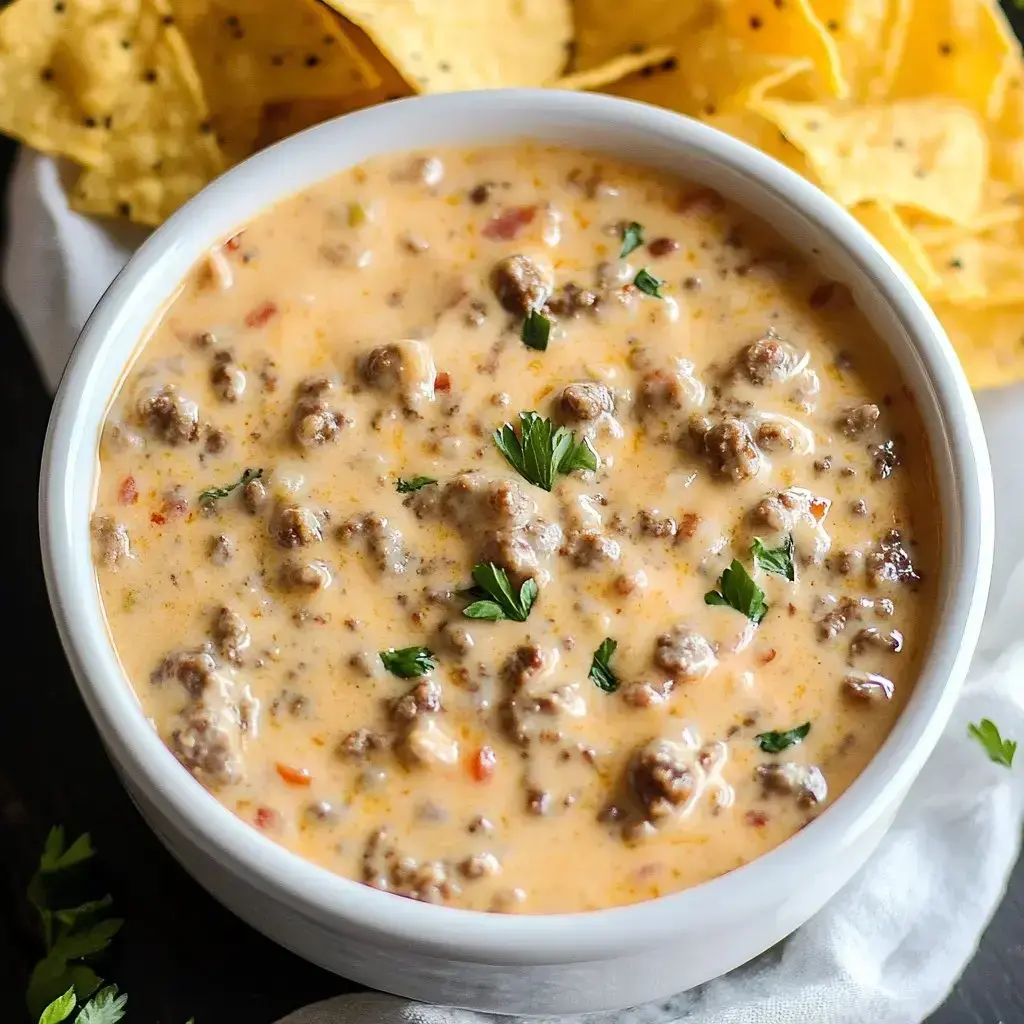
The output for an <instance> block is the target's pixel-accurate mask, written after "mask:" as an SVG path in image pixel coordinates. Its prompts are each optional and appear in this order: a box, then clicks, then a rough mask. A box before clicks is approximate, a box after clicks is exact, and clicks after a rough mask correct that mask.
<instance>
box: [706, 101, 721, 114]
mask: <svg viewBox="0 0 1024 1024" xmlns="http://www.w3.org/2000/svg"><path fill="white" fill-rule="evenodd" d="M717 113H718V107H716V106H715V105H714V103H705V104H704V116H705V117H714V116H715V114H717Z"/></svg>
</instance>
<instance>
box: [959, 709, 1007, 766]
mask: <svg viewBox="0 0 1024 1024" xmlns="http://www.w3.org/2000/svg"><path fill="white" fill-rule="evenodd" d="M967 733H968V735H970V736H973V737H974V738H975V739H976V740H977V741H978V742H979V743H980V744H981V745H982V746H983V747H984V748H985V753H986V754H988V759H989V760H990V761H994V762H995V763H996V764H1001V765H1002V766H1003V767H1004V768H1011V767H1012V766H1013V755H1014V754H1015V753H1016V752H1017V741H1016V740H1004V739H1003V737H1002V736H1000V735H999V726H998V725H996V723H995V722H993V721H992V720H991V719H988V718H983V719H982V720H981V721H980V722H978V723H977V724H975V723H974V722H971V723H970V724H969V725H968V726H967Z"/></svg>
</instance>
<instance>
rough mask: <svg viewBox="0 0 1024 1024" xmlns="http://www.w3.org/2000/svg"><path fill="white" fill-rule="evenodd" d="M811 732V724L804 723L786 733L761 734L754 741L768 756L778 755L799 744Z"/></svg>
mask: <svg viewBox="0 0 1024 1024" xmlns="http://www.w3.org/2000/svg"><path fill="white" fill-rule="evenodd" d="M810 731H811V723H810V722H804V724H803V725H798V726H797V727H796V728H795V729H786V730H785V731H784V732H781V731H780V732H776V731H774V730H773V731H772V732H759V733H758V734H757V735H756V736H755V737H754V739H755V740H757V745H758V746H759V747H760V748H761V749H762V750H763V751H764V752H765V753H766V754H778V753H781V751H783V750H785V749H786V748H787V747H791V746H793V744H795V743H799V742H800V741H801V740H803V739H804V738H805V737H806V736H807V734H808V733H809V732H810Z"/></svg>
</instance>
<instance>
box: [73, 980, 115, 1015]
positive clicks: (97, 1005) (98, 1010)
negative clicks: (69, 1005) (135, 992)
mask: <svg viewBox="0 0 1024 1024" xmlns="http://www.w3.org/2000/svg"><path fill="white" fill-rule="evenodd" d="M127 1004H128V997H127V996H126V995H125V994H124V993H120V994H119V993H118V991H117V986H116V985H107V986H106V988H101V989H100V990H99V992H97V993H96V995H94V996H93V997H92V999H90V1000H89V1002H88V1003H86V1004H85V1006H83V1007H82V1012H81V1013H79V1015H78V1017H77V1018H76V1020H75V1024H117V1022H118V1021H119V1020H121V1019H122V1018H123V1017H124V1012H125V1011H124V1008H125V1006H126V1005H127Z"/></svg>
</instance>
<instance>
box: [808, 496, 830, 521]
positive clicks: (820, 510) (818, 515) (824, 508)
mask: <svg viewBox="0 0 1024 1024" xmlns="http://www.w3.org/2000/svg"><path fill="white" fill-rule="evenodd" d="M831 505H832V502H831V501H829V500H828V498H815V499H814V500H813V501H812V502H811V515H812V516H814V518H815V519H818V520H822V519H824V518H825V513H826V512H828V510H829V507H830V506H831Z"/></svg>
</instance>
